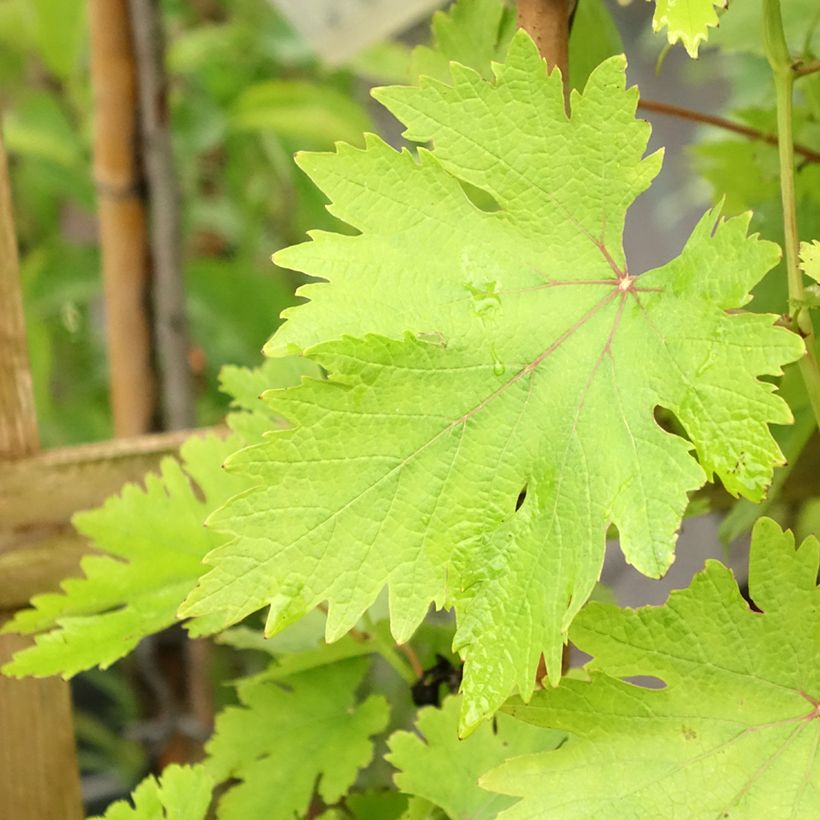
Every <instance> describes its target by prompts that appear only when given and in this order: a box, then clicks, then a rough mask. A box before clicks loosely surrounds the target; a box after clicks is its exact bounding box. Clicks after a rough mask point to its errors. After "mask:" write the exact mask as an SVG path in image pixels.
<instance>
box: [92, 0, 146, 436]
mask: <svg viewBox="0 0 820 820" xmlns="http://www.w3.org/2000/svg"><path fill="white" fill-rule="evenodd" d="M88 19H89V23H90V31H91V86H92V89H93V92H94V177H95V183H96V186H97V210H98V215H99V222H100V248H101V252H102V268H103V282H104V286H105V325H106V338H107V344H108V366H109V373H110V395H111V408H112V411H113V415H114V431H115V433H116V435H117V436H134V435H139V434H140V433H145V432H147V431H149V430H151V429H152V427H153V420H154V417H155V415H156V403H157V388H156V384H155V379H154V374H153V367H152V361H153V358H152V343H151V325H150V321H149V316H148V305H149V299H150V293H149V285H150V267H149V265H150V259H149V253H148V232H147V222H146V215H145V205H144V202H143V198H142V184H143V183H142V177H141V173H140V168H139V165H138V162H137V151H136V148H137V145H138V142H137V141H138V139H139V123H138V120H137V79H136V68H135V65H134V52H133V47H132V43H131V30H130V24H129V17H128V1H127V0H89V4H88Z"/></svg>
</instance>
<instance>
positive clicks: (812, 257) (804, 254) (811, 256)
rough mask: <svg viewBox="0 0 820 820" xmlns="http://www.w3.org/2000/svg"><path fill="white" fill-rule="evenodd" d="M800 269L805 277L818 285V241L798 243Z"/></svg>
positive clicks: (819, 273) (819, 253)
mask: <svg viewBox="0 0 820 820" xmlns="http://www.w3.org/2000/svg"><path fill="white" fill-rule="evenodd" d="M800 268H801V270H802V271H803V273H805V274H806V276H810V277H811V278H812V279H814V281H815V282H818V283H820V241H818V240H817V239H815V240H814V241H813V242H801V243H800Z"/></svg>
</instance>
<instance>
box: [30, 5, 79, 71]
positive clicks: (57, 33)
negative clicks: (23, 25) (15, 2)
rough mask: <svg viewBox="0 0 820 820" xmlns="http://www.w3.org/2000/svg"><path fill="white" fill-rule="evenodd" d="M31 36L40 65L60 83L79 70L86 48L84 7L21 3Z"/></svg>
mask: <svg viewBox="0 0 820 820" xmlns="http://www.w3.org/2000/svg"><path fill="white" fill-rule="evenodd" d="M21 5H22V6H23V8H24V10H25V13H26V16H27V22H28V25H29V28H30V32H31V35H32V37H33V39H34V42H35V43H36V45H37V49H38V51H39V53H40V56H41V57H42V59H43V62H44V63H45V64H46V66H48V68H49V69H50V70H51V71H53V72H54V73H55V74H56V75H57V76H58V77H60V78H61V79H66V78H68V77H70V75H71V74H72V72H73V71H75V70H76V69H77V68H78V63H79V59H80V54H81V53H82V50H83V48H84V47H85V45H86V38H87V34H86V32H87V25H86V22H87V21H86V5H87V4H86V3H84V2H79V0H75V2H69V3H66V2H65V1H64V0H24V2H22V3H21Z"/></svg>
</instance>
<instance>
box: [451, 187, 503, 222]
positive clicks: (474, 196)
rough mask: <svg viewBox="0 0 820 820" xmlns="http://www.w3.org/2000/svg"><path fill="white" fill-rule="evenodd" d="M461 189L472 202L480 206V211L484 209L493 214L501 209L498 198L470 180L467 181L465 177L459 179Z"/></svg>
mask: <svg viewBox="0 0 820 820" xmlns="http://www.w3.org/2000/svg"><path fill="white" fill-rule="evenodd" d="M458 184H459V185H460V186H461V190H462V191H464V195H465V196H466V197H467V199H469V200H470V202H471V203H472V204H473V205H475V207H476V208H478V210H479V211H484V213H486V214H493V213H495V212H496V211H500V210H501V206H500V205H499V204H498V200H497V199H496V198H495V197H494V196H493V195H492V194H490V193H488V192H487V191H485V190H484V189H483V188H479V187H478V186H476V185H473V184H472V183H470V182H465V181H464V180H463V179H460V180H458Z"/></svg>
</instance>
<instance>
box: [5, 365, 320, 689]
mask: <svg viewBox="0 0 820 820" xmlns="http://www.w3.org/2000/svg"><path fill="white" fill-rule="evenodd" d="M305 367H306V372H315V369H314V368H313V367H312V365H310V363H308V364H307V365H306V366H305ZM299 369H300V368H299V365H298V363H297V364H294V363H293V362H292V361H291V360H288V359H282V360H279V361H278V362H275V361H273V360H272V361H271V362H269V363H267V364H266V365H265V367H264V368H260V369H259V370H258V371H254V372H252V371H247V370H245V369H244V368H232V369H230V370H228V371H227V373H226V374H225V380H226V382H228V383H229V384H231V385H232V386H235V387H236V389H237V391H238V392H239V391H240V390H241V392H242V396H241V398H242V399H243V401H244V402H245V406H246V407H248V408H250V407H254V405H258V407H257V408H256V412H255V413H234V414H233V415H232V416H231V417H230V419H229V422H230V423H231V425H232V426H234V428H235V431H234V432H233V433H232V434H231V435H229V436H228V437H226V438H220V437H218V436H216V435H214V434H208V435H205V436H193V437H192V438H190V439H188V440H187V441H186V442H185V443H184V444H183V445H182V447H181V449H180V459H179V460H177V459H175V458H166V459H163V461H162V463H161V465H160V474H159V475H154V474H149V475H148V476H146V480H145V488H144V489H143V488H141V487H138V486H136V485H134V484H127V485H126V486H125V487H124V488H123V490H122V492H121V493H120V495H118V496H114V497H112V498H109V499H108V501H107V502H106V503H105V504H104V505H103V506H102V507H100V508H98V509H96V510H92V511H89V512H83V513H78V514H77V515H76V516H75V517H74V524H75V526H76V527H77V529H78V530H79V531H80V532H81V533H82V534H83V535H86V536H87V537H88V538H90V539H91V540H92V541H93V542H94V544H95V545H96V547H97V548H98V549H100V550H102V551H103V553H104V554H103V555H88V556H86V557H84V558H83V560H82V562H81V568H82V570H83V573H84V574H85V577H84V578H70V579H67V580H65V581H63V582H62V584H61V586H62V592H60V593H47V594H44V595H37V596H35V597H34V599H33V600H32V608H31V609H27V610H22V611H21V612H18V613H17V614H16V616H15V617H14V618H13V619H12V620H11V621H10V622H9V623H7V624H6V625H4V627H3V631H4V632H23V633H42V634H38V635H37V637H36V639H35V640H36V643H35V645H34V646H31V647H29V648H27V649H24V650H22V651H21V652H18V653H17V654H16V655H15V657H14V659H13V660H12V661H10V662H9V663H7V664H6V665H5V666H4V667H3V670H2V671H3V673H4V674H7V675H15V676H23V675H37V676H44V675H54V674H62V675H64V676H66V677H70V676H72V675H75V674H76V673H77V672H80V671H82V670H84V669H89V668H90V667H92V666H100V667H102V668H106V667H108V666H110V665H111V664H112V663H113V662H114V661H116V660H118V659H119V658H121V657H123V656H124V655H126V654H128V653H129V652H130V651H131V650H132V649H133V648H134V647H135V646H136V644H137V643H138V642H139V641H140V640H141V639H142V638H143V637H145V636H146V635H150V634H152V633H154V632H158V631H160V630H161V629H165V628H166V627H168V626H171V625H172V624H174V623H176V621H177V615H176V610H177V607H178V606H179V604H180V603H181V602H182V601H183V600H184V599H185V596H186V595H187V594H188V593H189V592H190V590H191V589H192V588H193V586H194V584H195V583H196V580H197V578H198V577H199V576H200V575H201V574H202V572H203V571H204V569H205V567H204V566H203V564H202V558H203V556H204V555H205V554H206V553H208V552H209V551H210V550H212V549H213V548H214V547H216V546H217V545H219V544H220V543H223V542H224V538H223V537H222V536H220V535H219V533H217V532H215V531H213V530H208V529H206V528H205V527H204V526H203V521H204V520H205V518H206V516H207V515H208V513H210V512H211V511H212V510H214V509H215V508H216V507H218V506H219V505H221V504H223V503H224V502H225V501H226V500H227V499H228V498H230V497H231V496H232V495H234V494H236V493H238V492H240V491H241V490H244V489H246V488H248V487H250V486H253V484H254V483H255V481H254V479H253V478H252V477H251V476H249V475H243V476H239V475H235V474H232V473H226V472H225V471H224V470H220V465H221V464H222V463H223V462H224V461H225V459H226V457H227V456H228V455H229V454H230V453H232V452H234V451H235V450H236V449H237V448H239V447H242V446H243V445H244V444H247V443H249V442H250V441H252V440H255V439H254V438H253V436H254V434H258V435H261V430H262V429H269V428H270V426H271V422H272V421H275V420H276V419H275V418H274V417H272V416H271V415H270V413H266V412H264V411H265V407H264V404H263V402H261V401H258V400H256V401H254V399H253V398H252V395H251V393H250V390H249V385H254V386H255V388H256V390H257V394H256V395H258V392H260V391H261V386H262V385H265V384H267V385H270V384H280V385H281V384H294V383H297V382H298V380H299V379H298V373H299ZM260 411H263V412H260ZM260 416H261V417H262V419H263V420H260V418H259V417H260ZM279 422H280V423H281V419H279ZM187 626H188V629H189V630H190V631H191V633H192V634H200V633H202V632H204V631H209V624H208V621H207V619H206V620H203V621H201V622H197V621H194V622H192V623H190V624H188V625H187Z"/></svg>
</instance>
